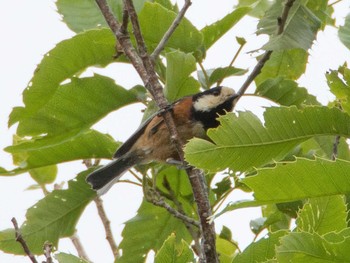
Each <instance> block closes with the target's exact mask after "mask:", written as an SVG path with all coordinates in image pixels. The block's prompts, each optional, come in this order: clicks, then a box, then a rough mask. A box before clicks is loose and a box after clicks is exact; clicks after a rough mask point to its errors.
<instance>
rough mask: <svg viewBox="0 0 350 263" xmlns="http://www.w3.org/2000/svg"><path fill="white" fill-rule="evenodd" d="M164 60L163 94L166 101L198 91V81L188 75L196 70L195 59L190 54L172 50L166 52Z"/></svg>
mask: <svg viewBox="0 0 350 263" xmlns="http://www.w3.org/2000/svg"><path fill="white" fill-rule="evenodd" d="M166 60H167V68H166V85H165V89H164V95H165V96H166V98H167V99H168V101H170V102H173V101H175V100H177V99H179V98H182V97H184V96H187V95H192V94H195V93H197V92H199V87H200V85H199V83H198V82H197V81H196V80H195V79H194V78H193V77H191V76H190V75H191V73H192V72H193V71H195V70H196V59H195V58H194V56H193V55H192V54H185V53H183V52H181V51H174V52H171V53H167V54H166ZM179 65H181V66H179Z"/></svg>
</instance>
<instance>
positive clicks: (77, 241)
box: [69, 231, 91, 262]
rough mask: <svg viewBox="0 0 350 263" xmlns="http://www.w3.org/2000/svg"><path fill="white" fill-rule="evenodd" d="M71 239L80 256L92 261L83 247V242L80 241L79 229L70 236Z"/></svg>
mask: <svg viewBox="0 0 350 263" xmlns="http://www.w3.org/2000/svg"><path fill="white" fill-rule="evenodd" d="M69 239H70V240H71V241H72V243H73V246H74V248H75V250H76V251H77V253H78V256H79V257H80V258H82V259H85V260H86V261H88V262H91V260H90V259H89V256H88V255H87V253H86V251H85V249H84V247H83V244H82V243H81V241H80V238H79V236H78V233H77V231H75V233H74V234H73V235H72V236H70V237H69Z"/></svg>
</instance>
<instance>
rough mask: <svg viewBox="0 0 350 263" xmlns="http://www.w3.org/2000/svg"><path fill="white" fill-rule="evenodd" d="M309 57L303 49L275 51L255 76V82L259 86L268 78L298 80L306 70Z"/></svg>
mask: <svg viewBox="0 0 350 263" xmlns="http://www.w3.org/2000/svg"><path fill="white" fill-rule="evenodd" d="M307 59H308V53H307V52H306V51H305V50H303V49H289V50H281V51H274V52H273V53H272V55H271V57H270V59H269V60H268V61H267V62H266V63H265V65H264V67H263V69H262V71H261V73H260V74H259V75H258V76H257V77H256V78H255V83H256V84H257V86H258V85H260V84H262V83H263V82H264V81H265V80H267V79H274V78H277V77H283V78H285V79H290V80H297V79H298V78H299V77H300V76H301V75H302V74H303V73H304V72H305V69H306V63H307Z"/></svg>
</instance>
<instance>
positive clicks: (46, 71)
mask: <svg viewBox="0 0 350 263" xmlns="http://www.w3.org/2000/svg"><path fill="white" fill-rule="evenodd" d="M114 54H115V38H114V36H113V34H112V33H111V31H110V30H108V29H103V30H91V31H86V32H84V33H81V34H78V35H76V36H74V37H73V38H71V39H68V40H64V41H62V42H60V43H59V44H58V45H57V46H56V47H55V48H53V49H52V50H51V51H49V52H48V53H47V54H46V55H45V56H44V58H43V59H42V61H41V62H40V64H39V65H38V66H37V68H36V70H35V73H34V77H33V78H32V80H31V81H30V83H29V85H28V87H27V88H26V89H25V90H24V92H23V101H24V104H25V107H24V108H22V107H17V108H14V110H13V111H12V113H11V115H10V120H9V124H10V125H13V124H14V123H16V122H18V121H19V122H20V124H19V130H21V128H20V126H21V121H24V120H26V119H28V118H30V117H32V116H34V115H35V114H36V113H37V112H38V111H39V110H40V109H42V108H43V107H44V106H45V105H46V104H47V102H48V101H49V100H50V99H51V98H52V97H53V96H54V95H55V94H56V92H57V90H58V88H59V86H60V84H62V82H63V81H66V80H67V79H69V78H71V77H72V76H74V74H77V73H78V72H80V71H82V70H84V69H86V68H87V67H89V66H93V65H95V66H96V65H99V66H105V65H107V64H108V63H111V62H112V61H113V55H114ZM19 135H38V134H19Z"/></svg>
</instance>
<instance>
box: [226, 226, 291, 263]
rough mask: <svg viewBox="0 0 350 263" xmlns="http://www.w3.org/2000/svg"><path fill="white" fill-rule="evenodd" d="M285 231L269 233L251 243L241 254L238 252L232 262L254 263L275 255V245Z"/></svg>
mask: <svg viewBox="0 0 350 263" xmlns="http://www.w3.org/2000/svg"><path fill="white" fill-rule="evenodd" d="M287 233H288V232H287V231H283V230H281V231H278V232H275V233H269V235H268V236H266V237H265V238H262V239H260V240H258V241H256V242H253V243H251V244H250V245H249V246H248V247H247V248H246V249H245V250H244V251H243V252H242V253H241V254H238V255H237V256H236V257H235V258H234V260H233V261H232V263H256V262H265V261H266V260H269V259H273V258H274V257H275V246H276V245H278V244H279V243H280V238H281V237H283V236H285V235H286V234H287Z"/></svg>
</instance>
